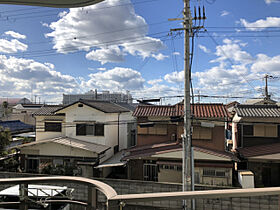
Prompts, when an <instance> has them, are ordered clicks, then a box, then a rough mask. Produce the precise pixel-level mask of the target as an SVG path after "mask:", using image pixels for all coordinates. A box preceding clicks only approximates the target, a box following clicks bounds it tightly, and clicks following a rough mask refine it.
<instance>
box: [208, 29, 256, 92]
mask: <svg viewBox="0 0 280 210" xmlns="http://www.w3.org/2000/svg"><path fill="white" fill-rule="evenodd" d="M205 32H207V33H208V31H207V30H206V29H205ZM208 34H209V36H210V38H211V40H212V41H213V42H214V43H215V44H216V46H217V47H218V46H219V44H218V43H217V41H216V40H215V39H214V38H213V37H212V36H211V34H210V33H208ZM220 50H221V52H222V53H223V54H224V56H225V57H226V58H227V60H228V61H229V62H230V63H231V65H234V63H233V61H232V60H231V59H230V58H229V57H228V56H227V54H226V53H225V51H224V50H223V49H222V48H220ZM240 76H241V77H242V78H243V79H244V80H245V81H246V82H247V83H248V84H249V85H250V87H251V88H252V89H254V90H255V88H254V87H253V86H252V85H251V83H250V82H249V81H247V79H246V78H245V77H244V76H243V75H242V74H240Z"/></svg>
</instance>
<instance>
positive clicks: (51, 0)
mask: <svg viewBox="0 0 280 210" xmlns="http://www.w3.org/2000/svg"><path fill="white" fill-rule="evenodd" d="M102 1H104V0H0V4H17V5H28V6H41V7H56V8H74V7H84V6H89V5H92V4H97V3H99V2H102Z"/></svg>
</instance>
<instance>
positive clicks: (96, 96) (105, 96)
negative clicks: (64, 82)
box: [62, 89, 133, 105]
mask: <svg viewBox="0 0 280 210" xmlns="http://www.w3.org/2000/svg"><path fill="white" fill-rule="evenodd" d="M80 99H87V100H100V101H111V102H115V103H128V104H132V101H133V100H132V96H131V94H130V93H129V91H126V93H121V92H112V93H110V91H102V92H101V93H98V92H97V89H95V90H90V91H88V92H87V93H83V94H69V95H66V94H63V101H62V103H63V104H64V105H67V104H71V103H74V102H75V101H78V100H80Z"/></svg>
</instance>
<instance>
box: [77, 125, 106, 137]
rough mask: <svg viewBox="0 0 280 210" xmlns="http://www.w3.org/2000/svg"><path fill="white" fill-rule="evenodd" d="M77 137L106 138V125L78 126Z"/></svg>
mask: <svg viewBox="0 0 280 210" xmlns="http://www.w3.org/2000/svg"><path fill="white" fill-rule="evenodd" d="M76 135H77V136H104V124H95V125H89V124H77V125H76Z"/></svg>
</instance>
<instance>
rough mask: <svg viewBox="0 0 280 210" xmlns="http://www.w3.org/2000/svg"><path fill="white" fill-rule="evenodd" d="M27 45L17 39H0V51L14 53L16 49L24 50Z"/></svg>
mask: <svg viewBox="0 0 280 210" xmlns="http://www.w3.org/2000/svg"><path fill="white" fill-rule="evenodd" d="M27 48H28V46H27V45H26V44H24V43H22V42H20V41H18V40H17V39H12V40H11V41H9V40H6V39H0V52H1V53H16V52H18V51H21V52H24V51H26V50H27Z"/></svg>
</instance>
